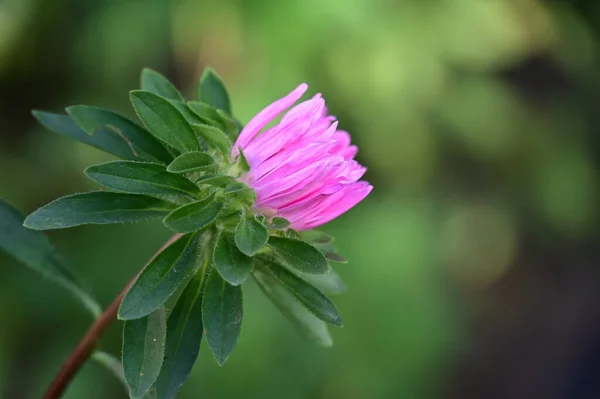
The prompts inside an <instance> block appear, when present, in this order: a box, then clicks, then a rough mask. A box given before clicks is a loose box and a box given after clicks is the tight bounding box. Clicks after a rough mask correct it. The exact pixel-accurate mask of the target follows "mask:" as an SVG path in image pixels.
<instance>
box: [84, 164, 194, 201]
mask: <svg viewBox="0 0 600 399" xmlns="http://www.w3.org/2000/svg"><path fill="white" fill-rule="evenodd" d="M85 174H86V175H87V176H88V177H89V178H90V179H92V180H93V181H95V182H96V183H98V184H101V185H103V186H104V187H106V188H109V189H111V190H115V191H120V192H124V193H130V194H145V195H158V196H169V195H182V194H183V195H187V196H191V197H194V196H196V195H197V194H198V192H199V191H200V190H199V188H198V186H196V185H195V184H194V183H192V182H191V181H189V180H188V179H186V178H185V177H183V176H180V175H177V174H174V173H169V172H168V171H167V169H166V168H165V167H164V166H163V165H159V164H155V163H149V162H135V161H111V162H106V163H103V164H99V165H94V166H90V167H88V168H87V169H85Z"/></svg>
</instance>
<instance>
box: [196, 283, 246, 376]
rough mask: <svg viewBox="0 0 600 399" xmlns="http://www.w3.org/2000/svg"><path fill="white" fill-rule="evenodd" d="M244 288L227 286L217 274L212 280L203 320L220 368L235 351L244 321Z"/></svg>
mask: <svg viewBox="0 0 600 399" xmlns="http://www.w3.org/2000/svg"><path fill="white" fill-rule="evenodd" d="M243 314H244V311H243V300H242V287H241V286H239V285H238V286H233V285H231V284H229V283H227V282H226V281H225V280H223V278H222V277H221V275H220V274H219V273H217V272H216V271H213V272H212V273H211V274H210V276H209V277H208V281H207V283H206V289H205V290H204V297H203V300H202V320H203V323H204V330H205V332H206V342H207V343H208V346H209V347H210V350H211V352H212V353H213V356H214V358H215V360H216V361H217V363H218V364H219V366H222V365H223V364H224V363H225V361H227V359H228V358H229V356H230V355H231V353H232V352H233V350H234V348H235V346H236V344H237V341H238V338H239V336H240V331H241V328H242V319H243Z"/></svg>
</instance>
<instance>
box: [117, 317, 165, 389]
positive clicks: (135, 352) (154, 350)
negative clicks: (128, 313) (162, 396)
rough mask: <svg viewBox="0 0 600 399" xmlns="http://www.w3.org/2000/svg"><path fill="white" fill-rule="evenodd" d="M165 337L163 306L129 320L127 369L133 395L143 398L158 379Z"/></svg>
mask: <svg viewBox="0 0 600 399" xmlns="http://www.w3.org/2000/svg"><path fill="white" fill-rule="evenodd" d="M165 337H166V323H165V311H164V309H163V308H159V309H157V310H156V311H155V312H153V313H151V314H150V315H148V316H146V317H143V318H141V319H136V320H127V321H126V322H125V324H124V326H123V372H124V373H125V379H126V380H127V385H129V396H130V397H131V398H135V399H138V398H142V397H143V396H144V395H145V394H146V393H147V392H148V391H149V390H150V388H151V387H152V385H153V384H154V382H155V381H156V378H157V377H158V374H159V372H160V369H161V366H162V363H163V357H164V353H165Z"/></svg>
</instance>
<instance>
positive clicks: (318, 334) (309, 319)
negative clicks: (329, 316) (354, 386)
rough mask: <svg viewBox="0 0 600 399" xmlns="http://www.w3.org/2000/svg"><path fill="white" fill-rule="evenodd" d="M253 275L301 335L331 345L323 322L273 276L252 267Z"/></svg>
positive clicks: (324, 344)
mask: <svg viewBox="0 0 600 399" xmlns="http://www.w3.org/2000/svg"><path fill="white" fill-rule="evenodd" d="M253 276H254V278H255V280H256V282H257V283H258V286H259V287H260V288H261V290H262V291H263V292H264V293H265V295H266V296H267V297H268V298H269V299H270V300H271V301H272V302H273V304H274V305H275V307H277V309H278V310H279V311H280V312H281V313H282V314H283V315H284V316H285V317H286V318H287V319H288V320H289V321H290V322H292V324H293V325H294V326H295V327H296V330H297V331H298V332H299V333H300V334H301V335H302V336H304V337H305V338H307V339H309V340H311V341H313V342H315V343H317V344H318V345H321V346H325V347H330V346H331V345H333V340H332V338H331V335H330V334H329V331H328V329H327V325H326V324H325V322H323V321H322V320H320V319H318V318H317V317H316V316H315V315H314V314H312V313H311V312H310V311H309V310H308V309H306V307H305V306H304V305H303V304H302V303H301V302H300V301H299V300H298V299H297V298H296V297H295V296H294V294H292V293H291V292H290V291H288V290H287V289H286V288H285V287H284V286H283V284H281V282H280V281H279V280H277V278H275V276H273V275H272V274H271V273H269V272H268V271H263V270H260V269H259V268H255V269H254V273H253Z"/></svg>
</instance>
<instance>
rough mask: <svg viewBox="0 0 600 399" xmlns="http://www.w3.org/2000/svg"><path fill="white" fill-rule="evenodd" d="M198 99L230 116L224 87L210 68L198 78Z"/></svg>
mask: <svg viewBox="0 0 600 399" xmlns="http://www.w3.org/2000/svg"><path fill="white" fill-rule="evenodd" d="M198 99H199V100H200V101H202V102H205V103H207V104H210V105H212V106H213V107H215V108H217V109H222V110H223V111H225V112H227V113H228V114H230V115H231V101H230V100H229V95H228V94H227V90H226V89H225V85H224V84H223V81H222V80H221V78H220V77H219V75H217V73H216V72H215V71H214V70H213V69H212V68H206V69H205V70H204V73H203V74H202V77H201V78H200V85H199V87H198Z"/></svg>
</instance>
